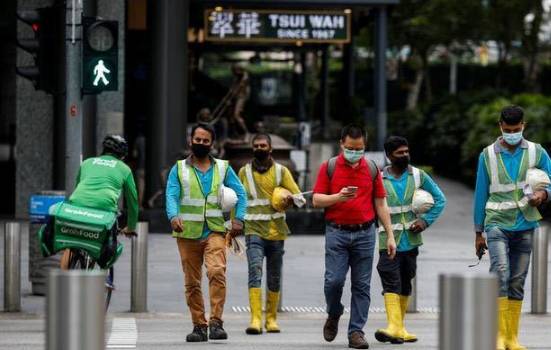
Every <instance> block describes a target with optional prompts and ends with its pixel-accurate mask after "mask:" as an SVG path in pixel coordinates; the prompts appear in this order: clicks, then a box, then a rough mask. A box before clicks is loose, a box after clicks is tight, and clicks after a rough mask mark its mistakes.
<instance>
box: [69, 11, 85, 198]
mask: <svg viewBox="0 0 551 350" xmlns="http://www.w3.org/2000/svg"><path fill="white" fill-rule="evenodd" d="M83 1H84V0H68V1H66V8H65V23H66V26H65V52H66V58H65V69H66V71H65V73H66V74H65V82H66V85H65V86H66V89H65V91H66V92H65V94H66V97H65V190H66V191H67V194H70V193H71V192H72V191H73V189H74V187H75V180H76V176H77V173H78V169H79V167H80V163H81V161H82V124H83V123H82V116H83V113H82V92H81V80H82V69H81V63H82V37H83V35H82V34H83V33H82V25H81V22H82V11H83V4H82V2H83Z"/></svg>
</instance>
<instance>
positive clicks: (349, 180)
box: [314, 154, 386, 225]
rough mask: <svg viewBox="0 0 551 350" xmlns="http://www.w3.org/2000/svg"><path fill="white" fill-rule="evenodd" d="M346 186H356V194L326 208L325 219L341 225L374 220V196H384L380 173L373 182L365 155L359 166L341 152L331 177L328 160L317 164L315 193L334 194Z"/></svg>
mask: <svg viewBox="0 0 551 350" xmlns="http://www.w3.org/2000/svg"><path fill="white" fill-rule="evenodd" d="M347 186H357V187H358V191H357V194H356V197H355V198H353V199H350V200H347V201H345V202H339V203H335V204H333V205H332V206H330V207H328V208H326V210H325V219H326V220H327V221H331V222H334V223H336V224H341V225H351V224H362V223H365V222H368V221H371V220H373V219H374V218H375V208H374V207H373V198H374V197H375V198H385V197H386V192H385V187H384V185H383V179H382V176H381V173H380V172H378V173H377V178H376V179H375V181H373V179H372V177H371V174H370V172H369V165H368V164H367V161H366V160H365V159H364V158H362V159H361V160H360V163H359V164H358V166H356V167H352V166H351V165H350V164H348V163H347V162H346V161H345V159H344V156H343V155H342V154H340V155H339V156H338V157H337V161H336V164H335V171H334V173H333V176H332V178H331V179H329V176H328V174H327V162H324V163H323V164H322V165H321V166H320V169H319V172H318V177H317V180H316V185H315V186H314V193H322V194H335V193H338V192H339V191H340V190H341V189H342V188H343V187H347Z"/></svg>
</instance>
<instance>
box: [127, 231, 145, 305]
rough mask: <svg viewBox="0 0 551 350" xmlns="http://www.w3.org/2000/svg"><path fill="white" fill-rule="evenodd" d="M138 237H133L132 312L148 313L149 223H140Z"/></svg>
mask: <svg viewBox="0 0 551 350" xmlns="http://www.w3.org/2000/svg"><path fill="white" fill-rule="evenodd" d="M136 231H137V233H138V237H132V259H131V260H132V273H131V282H130V285H131V290H130V311H131V312H147V236H148V234H149V223H147V222H139V223H138V226H137V228H136Z"/></svg>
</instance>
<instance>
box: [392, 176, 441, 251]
mask: <svg viewBox="0 0 551 350" xmlns="http://www.w3.org/2000/svg"><path fill="white" fill-rule="evenodd" d="M388 169H389V167H386V168H385V169H384V170H383V179H387V180H389V181H390V182H391V184H392V187H393V188H394V191H395V192H396V195H397V196H398V197H399V198H404V195H405V193H406V190H407V184H408V176H409V175H411V174H412V171H411V168H410V170H409V171H404V173H403V174H402V175H400V177H399V178H396V177H394V176H392V175H391V174H390V172H389V171H388ZM420 188H421V189H423V190H425V191H427V192H428V193H430V194H431V195H432V198H433V199H434V205H433V207H432V208H431V209H430V210H429V211H428V212H426V213H425V214H422V215H420V216H419V218H420V219H422V220H423V221H425V223H426V224H427V227H428V226H430V225H432V224H433V223H434V221H436V219H438V217H439V216H440V214H442V211H443V210H444V207H445V206H446V197H445V196H444V193H442V191H441V190H440V187H438V185H437V184H436V183H435V182H434V180H433V179H432V178H431V177H430V176H428V175H427V174H426V173H424V172H423V173H422V175H421V187H420ZM385 189H386V187H385ZM386 190H387V192H388V189H386ZM404 231H405V230H404ZM414 248H415V247H414V246H412V245H411V244H410V242H409V239H408V235H405V234H402V235H401V238H400V242H399V243H398V247H397V250H398V251H399V252H405V251H408V250H412V249H414Z"/></svg>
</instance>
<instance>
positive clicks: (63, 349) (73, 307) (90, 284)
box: [46, 270, 105, 350]
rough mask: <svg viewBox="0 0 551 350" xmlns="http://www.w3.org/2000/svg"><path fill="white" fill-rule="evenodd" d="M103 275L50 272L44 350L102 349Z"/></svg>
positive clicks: (102, 272) (103, 342)
mask: <svg viewBox="0 0 551 350" xmlns="http://www.w3.org/2000/svg"><path fill="white" fill-rule="evenodd" d="M104 295H105V271H99V270H94V271H86V270H69V271H62V270H50V273H49V275H48V294H47V299H46V350H74V349H79V350H104V349H105V296H104Z"/></svg>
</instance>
